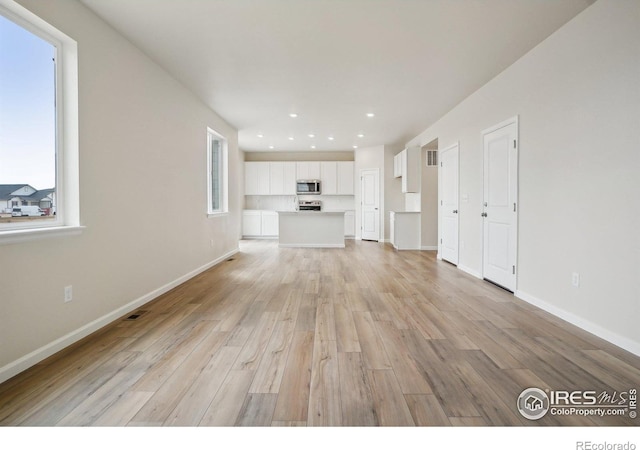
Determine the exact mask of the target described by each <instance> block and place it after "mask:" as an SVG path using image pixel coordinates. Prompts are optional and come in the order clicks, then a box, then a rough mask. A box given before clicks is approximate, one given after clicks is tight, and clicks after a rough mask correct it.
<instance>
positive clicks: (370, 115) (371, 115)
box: [367, 113, 375, 117]
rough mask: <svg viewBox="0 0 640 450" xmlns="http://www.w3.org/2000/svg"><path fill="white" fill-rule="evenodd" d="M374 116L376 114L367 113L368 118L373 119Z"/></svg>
mask: <svg viewBox="0 0 640 450" xmlns="http://www.w3.org/2000/svg"><path fill="white" fill-rule="evenodd" d="M373 116H375V114H374V113H367V117H373Z"/></svg>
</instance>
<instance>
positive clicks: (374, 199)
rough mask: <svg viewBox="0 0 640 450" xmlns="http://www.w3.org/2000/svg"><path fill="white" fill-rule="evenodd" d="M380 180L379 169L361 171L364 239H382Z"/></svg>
mask: <svg viewBox="0 0 640 450" xmlns="http://www.w3.org/2000/svg"><path fill="white" fill-rule="evenodd" d="M379 186H380V180H379V172H378V169H365V170H361V171H360V199H361V204H362V213H361V217H362V223H361V226H362V239H363V240H366V241H379V240H380V188H379Z"/></svg>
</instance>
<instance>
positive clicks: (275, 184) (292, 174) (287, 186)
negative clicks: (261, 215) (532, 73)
mask: <svg viewBox="0 0 640 450" xmlns="http://www.w3.org/2000/svg"><path fill="white" fill-rule="evenodd" d="M268 194H270V195H296V163H295V162H279V161H278V162H276V161H274V162H270V163H269V192H268Z"/></svg>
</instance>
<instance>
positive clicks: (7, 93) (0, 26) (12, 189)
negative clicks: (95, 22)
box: [0, 14, 57, 229]
mask: <svg viewBox="0 0 640 450" xmlns="http://www.w3.org/2000/svg"><path fill="white" fill-rule="evenodd" d="M56 50H57V49H56V46H55V45H53V44H52V43H50V42H49V41H47V40H45V39H43V38H41V37H39V36H37V35H36V34H34V33H32V32H30V31H28V30H27V29H25V28H23V27H22V26H20V25H18V24H16V23H14V22H13V21H11V20H9V19H8V18H6V17H4V16H3V15H2V14H0V229H1V228H8V227H13V226H20V224H23V225H25V226H31V225H32V226H38V225H40V224H44V223H45V222H46V223H48V222H51V220H52V219H54V218H55V217H56V214H57V211H56V209H57V202H56V185H57V177H56Z"/></svg>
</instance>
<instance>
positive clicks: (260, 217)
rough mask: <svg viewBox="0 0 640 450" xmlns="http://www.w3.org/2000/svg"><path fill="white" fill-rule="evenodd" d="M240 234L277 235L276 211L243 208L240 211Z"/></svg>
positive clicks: (245, 235)
mask: <svg viewBox="0 0 640 450" xmlns="http://www.w3.org/2000/svg"><path fill="white" fill-rule="evenodd" d="M242 236H244V237H278V213H277V212H275V211H261V210H254V209H245V210H244V211H242Z"/></svg>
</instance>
